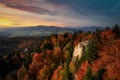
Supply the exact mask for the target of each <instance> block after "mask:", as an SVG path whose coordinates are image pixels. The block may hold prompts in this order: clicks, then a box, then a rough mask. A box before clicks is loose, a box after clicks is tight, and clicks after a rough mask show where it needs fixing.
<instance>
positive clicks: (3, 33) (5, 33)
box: [0, 26, 101, 37]
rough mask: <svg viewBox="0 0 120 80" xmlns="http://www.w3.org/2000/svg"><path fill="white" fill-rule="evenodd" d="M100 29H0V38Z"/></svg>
mask: <svg viewBox="0 0 120 80" xmlns="http://www.w3.org/2000/svg"><path fill="white" fill-rule="evenodd" d="M97 28H99V29H101V28H100V27H96V26H94V27H56V26H31V27H17V28H0V37H41V36H49V35H51V34H59V33H65V32H75V31H79V30H81V31H89V30H90V31H95V30H96V29H97Z"/></svg>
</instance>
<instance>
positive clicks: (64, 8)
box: [0, 0, 120, 26]
mask: <svg viewBox="0 0 120 80" xmlns="http://www.w3.org/2000/svg"><path fill="white" fill-rule="evenodd" d="M0 3H1V4H3V5H5V6H6V7H7V8H11V11H12V9H16V11H15V13H16V14H15V13H12V14H9V13H8V12H7V11H6V12H5V11H3V10H2V9H1V11H0V14H2V13H3V12H4V13H7V15H12V16H18V17H23V18H26V19H27V18H29V17H30V16H29V15H31V16H32V18H37V19H41V20H43V21H44V22H45V21H46V22H49V21H50V22H56V23H58V24H62V25H64V26H68V25H75V26H84V25H98V26H107V25H114V24H116V23H118V24H119V21H120V15H119V13H120V0H0ZM5 6H4V7H2V8H3V9H4V8H5ZM17 11H18V13H17ZM19 11H20V12H21V11H24V12H23V14H20V13H19ZM26 13H27V15H26ZM28 13H29V15H28ZM17 14H20V15H17ZM33 16H34V17H33ZM32 18H31V19H32ZM37 19H36V20H37ZM33 20H34V19H33ZM38 21H39V20H38ZM44 25H45V24H44ZM51 25H56V24H53V23H51Z"/></svg>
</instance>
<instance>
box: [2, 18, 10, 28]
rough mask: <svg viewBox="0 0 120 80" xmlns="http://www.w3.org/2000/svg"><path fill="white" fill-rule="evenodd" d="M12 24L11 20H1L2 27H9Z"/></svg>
mask: <svg viewBox="0 0 120 80" xmlns="http://www.w3.org/2000/svg"><path fill="white" fill-rule="evenodd" d="M11 24H12V21H11V20H8V19H4V18H3V19H0V25H1V26H9V25H11Z"/></svg>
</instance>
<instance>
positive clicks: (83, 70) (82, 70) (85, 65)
mask: <svg viewBox="0 0 120 80" xmlns="http://www.w3.org/2000/svg"><path fill="white" fill-rule="evenodd" d="M88 66H89V63H88V61H86V62H84V63H82V64H81V67H80V69H79V70H78V72H77V74H76V80H82V78H83V77H84V76H85V74H86V72H87V68H88Z"/></svg>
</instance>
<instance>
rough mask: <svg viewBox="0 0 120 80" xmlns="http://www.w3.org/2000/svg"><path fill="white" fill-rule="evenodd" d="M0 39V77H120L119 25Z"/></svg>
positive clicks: (62, 79) (36, 79)
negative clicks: (42, 36)
mask: <svg viewBox="0 0 120 80" xmlns="http://www.w3.org/2000/svg"><path fill="white" fill-rule="evenodd" d="M0 41H1V42H2V43H0V45H3V47H0V51H1V53H0V80H120V27H119V26H118V25H115V26H114V27H113V28H109V27H106V29H105V30H99V29H96V31H94V32H91V31H88V32H82V31H79V32H74V33H64V34H53V35H51V36H48V37H44V38H31V39H30V38H24V39H21V38H13V39H0ZM3 42H4V43H3ZM7 42H9V43H14V45H10V44H8V43H7ZM8 45H10V46H8ZM3 49H4V51H5V53H3V52H2V50H3ZM11 50H12V51H11Z"/></svg>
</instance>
